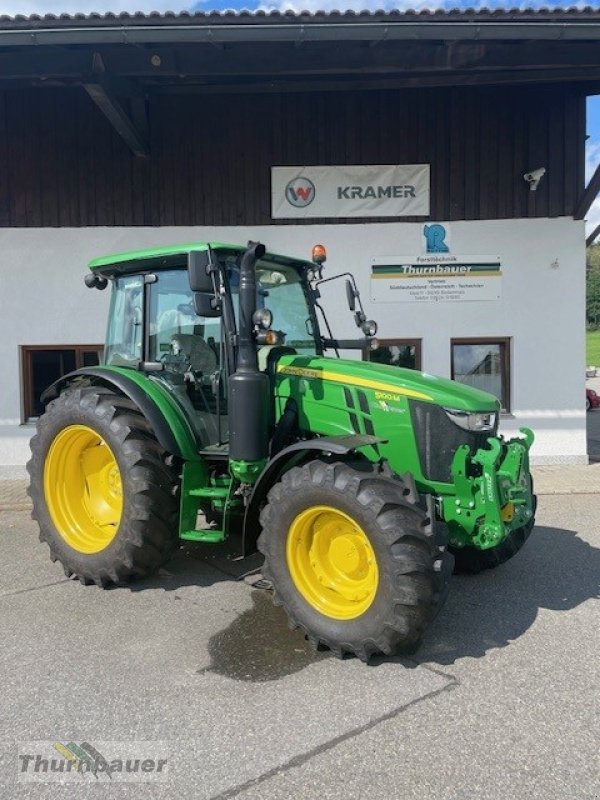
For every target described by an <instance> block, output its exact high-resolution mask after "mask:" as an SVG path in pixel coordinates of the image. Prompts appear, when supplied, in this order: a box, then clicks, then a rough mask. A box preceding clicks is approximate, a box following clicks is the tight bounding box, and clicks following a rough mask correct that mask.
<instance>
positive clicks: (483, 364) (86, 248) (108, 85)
mask: <svg viewBox="0 0 600 800" xmlns="http://www.w3.org/2000/svg"><path fill="white" fill-rule="evenodd" d="M561 13H562V12H561ZM505 16H506V18H505V19H500V18H499V16H498V14H488V15H487V16H486V15H485V14H483V15H482V14H471V15H468V14H467V15H465V14H447V15H425V16H423V15H399V14H387V15H386V14H381V15H375V16H371V15H351V16H349V15H330V16H328V15H316V16H314V17H312V16H310V15H308V16H303V17H293V16H289V15H269V16H268V17H262V18H261V17H257V16H256V15H254V16H253V15H223V16H219V15H206V16H204V15H196V16H195V17H194V16H189V15H187V16H184V17H183V18H177V17H174V18H171V19H165V18H163V17H159V18H154V17H152V16H151V17H148V18H139V19H138V21H137V22H136V21H135V20H136V18H133V17H131V18H127V19H125V20H124V19H123V18H116V17H112V18H98V20H100V21H101V22H102V25H101V24H100V22H98V20H96V19H94V20H91V21H90V20H88V21H84V20H71V21H70V25H67V24H66V22H64V24H63V22H61V21H52V20H49V21H46V22H44V21H43V20H42V21H37V20H33V21H32V20H29V21H21V22H19V21H13V22H10V23H8V22H5V23H1V24H0V66H3V67H4V69H3V72H2V77H1V78H0V245H1V252H2V263H1V265H0V304H1V306H2V308H1V311H2V313H1V315H0V326H1V328H2V337H0V364H2V372H3V381H2V389H1V390H0V472H1V473H2V474H3V475H4V476H6V475H9V476H10V475H14V474H16V473H17V472H19V471H20V470H22V468H23V465H24V463H25V461H26V459H27V452H28V440H29V437H30V435H31V434H32V420H34V419H35V417H36V415H37V414H38V413H39V410H40V401H39V395H40V392H41V391H42V389H43V388H45V385H47V383H48V382H50V381H51V380H52V379H53V378H55V377H58V375H60V374H61V373H64V372H66V371H69V370H70V369H73V368H76V367H77V366H80V365H84V364H88V363H94V362H95V360H96V359H97V358H99V357H101V345H102V341H103V339H104V328H105V320H106V315H107V311H108V299H109V298H108V292H106V293H101V292H96V291H93V292H91V291H89V290H87V289H86V288H85V287H84V284H83V276H84V274H85V272H86V263H87V262H88V261H89V260H90V259H91V258H93V257H96V256H98V255H103V254H107V253H111V252H120V251H125V250H130V249H138V248H144V247H147V246H150V245H159V244H165V245H168V244H174V243H177V242H189V241H202V240H213V241H215V240H216V241H231V242H236V243H237V242H242V243H243V242H245V241H247V240H248V239H254V240H256V239H260V240H261V241H263V242H264V243H265V244H266V245H267V247H268V248H269V249H271V250H273V251H275V252H282V253H287V254H290V255H293V256H296V257H302V258H306V257H308V256H309V254H310V251H311V248H312V246H313V245H314V244H315V243H317V242H320V243H323V244H325V245H326V247H327V250H328V261H327V264H326V274H327V275H333V274H335V273H337V272H345V271H351V272H353V273H354V275H355V276H356V280H357V283H358V286H359V288H360V290H361V293H362V296H363V300H364V303H365V306H366V310H367V314H368V316H370V317H372V318H374V319H376V320H377V322H378V323H379V333H378V338H379V339H380V340H381V347H380V350H379V351H374V352H371V353H370V354H369V353H365V354H363V357H369V358H376V359H380V360H386V361H388V363H397V364H402V365H407V366H411V367H413V368H419V369H422V370H424V371H426V372H429V373H432V374H437V375H440V376H444V377H454V378H456V379H458V380H462V381H464V382H467V383H471V384H472V385H475V386H480V387H481V388H485V389H487V390H489V391H492V392H494V393H496V395H497V396H498V397H499V399H500V400H501V403H502V406H503V415H502V421H501V431H502V432H504V433H506V434H510V433H512V432H516V431H517V430H518V428H519V427H520V426H522V425H527V426H530V427H532V428H533V429H534V430H535V432H536V436H537V440H536V443H535V445H534V449H533V459H534V461H535V462H537V463H585V462H586V461H587V455H586V434H585V429H586V419H585V410H584V380H585V371H584V366H585V365H584V358H585V355H584V352H585V350H584V348H585V342H584V334H585V322H584V311H585V241H584V240H585V236H584V222H583V219H582V213H581V211H582V208H583V205H582V203H583V204H585V203H584V201H585V191H586V187H585V183H584V143H585V101H586V96H587V95H588V94H590V93H593V92H595V91H598V86H600V47H598V38H599V36H600V33H599V32H600V14H599V13H598V12H585V13H584V12H568V13H567V12H564V13H563V17H560V16H558V15H554V14H553V13H552V12H546V14H545V15H536V14H529V15H528V14H523V15H514V14H513V15H509V14H506V15H505ZM173 19H175V20H178V22H179V23H180V24H178V25H177V26H175V25H174V24H173ZM142 20H147V24H142ZM257 20H258V21H259V22H260V23H261V24H260V25H258V24H257ZM565 20H566V22H565ZM557 21H558V22H561V23H562V24H563V26H565V27H564V30H567V29H568V30H571V28H572V29H573V31H574V32H573V33H572V37H573V39H569V36H570V35H571V34H569V33H567V34H563V35H566V37H567V40H566V46H565V47H563V44H565V42H563V41H559V42H557V41H556V37H555V38H554V39H552V38H551V35H552V34H553V31H555V30H556V29H557V28H556V24H555V23H556V22H557ZM499 22H502V23H503V24H504V28H502V31H501V32H500V31H499V28H498V25H499ZM150 23H152V24H150ZM567 23H568V24H567ZM438 24H439V25H441V24H443V25H444V26H445V27H444V29H443V30H442V29H441V28H440V27H437V28H436V27H435V26H436V25H438ZM551 24H555V26H554V29H552V27H551ZM403 25H404V26H405V27H404V28H403V27H402V26H403ZM569 25H570V26H571V28H569V27H568V26H569ZM311 26H312V27H311ZM386 26H387V30H388V34H387V38H386V36H384V32H385V30H386ZM394 26H395V27H394ZM411 26H412V27H411ZM415 26H416V27H415ZM453 26H454V27H453ZM486 26H487V27H486ZM494 26H495V27H494ZM511 26H512V27H511ZM519 26H521V27H519ZM544 26H546V27H544ZM477 27H478V28H479V34H478V38H477V40H476V41H474V36H475V34H474V31H475V29H476V28H477ZM276 28H277V30H276ZM413 28H414V29H415V30H419V31H420V34H421V38H422V40H423V41H419V42H418V43H417V44H415V43H414V41H413V39H414V30H413ZM302 29H304V31H305V33H304V39H302V38H299V37H301V36H302V32H301V31H302ZM390 29H392V30H393V31H395V33H393V34H390V33H389V31H390ZM513 29H514V30H513ZM124 31H125V33H124ZM182 31H183V33H186V32H187V34H188V38H187V39H185V38H184V39H177V37H176V33H177V36H180V34H181V33H182ZM317 31H319V33H318V36H317ZM323 31H325V33H323ZM511 31H512V33H511ZM544 31H547V33H546V38H543V34H544ZM27 32H29V34H31V35H34V36H35V37H37V42H38V45H39V47H37V48H36V49H35V52H34V51H33V50H32V48H31V47H30V45H29V44H27V40H25V39H19V38H18V37H19V36H21V35H22V34H25V33H27ZM211 32H212V38H211V37H210V36H209V35H208V34H209V33H211ZM327 32H329V39H327V38H326V37H325V34H326V33H327ZM8 33H11V34H12V36H13V38H10V37H9V36H7V34H8ZM113 34H115V36H116V38H115V40H114V41H113V39H112V38H111V37H112V35H113ZM311 34H312V38H311ZM136 35H137V36H138V38H141V37H143V36H145V37H146V39H145V40H144V41H137V40H135V37H136ZM119 36H120V37H121V38H120V39H119V38H118V37H119ZM511 36H512V38H511ZM44 37H46V38H44ZM193 37H196V40H194V38H193ZM286 37H287V38H286ZM294 37H296V39H294ZM377 37H379V38H377ZM402 37H404V38H402ZM411 37H413V38H411ZM444 37H446V38H444ZM486 37H487V39H486ZM57 43H60V47H58V46H57ZM592 44H593V45H594V46H593V47H592ZM140 52H141V53H142V55H140ZM566 53H568V54H569V55H568V57H567V55H565V54H566ZM552 59H553V60H552ZM594 59H595V61H594ZM592 62H593V63H592ZM549 63H550V64H551V65H552V68H550V67H549V66H548V64H549ZM542 65H543V66H542ZM393 166H396V167H398V169H399V170H400V172H399V173H398V174H403V173H402V168H403V167H406V168H413V167H414V168H418V167H423V168H425V167H428V170H427V171H426V178H425V179H424V180H425V183H424V184H423V193H424V194H423V198H424V200H423V202H425V203H426V207H424V206H422V205H421V206H414V207H413V206H412V205H411V203H410V190H408V200H409V202H407V203H405V204H404V205H403V204H402V203H400V204H397V206H396V207H395V208H392V209H391V210H390V207H391V206H390V203H388V202H387V200H388V199H389V198H390V197H391V196H392V194H393V191H397V193H401V192H400V190H399V189H398V180H400V179H398V180H397V181H396V183H394V181H393V180H392V184H394V186H396V189H395V190H394V186H392V184H390V183H389V181H388V183H387V184H386V183H385V180H384V178H385V175H387V174H388V172H386V169H388V170H389V168H390V167H393ZM280 167H288V168H293V170H292V174H293V175H294V176H296V177H295V178H294V180H296V179H298V178H301V179H302V180H306V179H307V177H306V176H308V175H312V174H313V173H312V172H311V170H314V168H315V167H319V168H322V169H321V171H320V172H318V174H319V175H321V173H323V175H324V176H325V177H323V180H324V181H325V180H329V181H331V180H333V181H334V182H335V181H336V180H337V179H338V178H339V181H338V183H339V184H340V185H339V186H337V188H335V187H334V190H333V192H334V195H335V192H336V191H337V195H335V196H336V197H337V199H338V200H339V201H340V205H339V209H338V208H334V209H333V211H331V212H328V213H330V214H332V215H331V216H315V215H314V213H313V211H311V209H310V205H311V203H310V202H307V203H306V205H305V207H303V208H302V210H301V212H299V211H298V206H297V205H296V207H295V209H294V207H293V206H294V203H290V195H289V193H288V191H289V187H291V188H293V186H296V187H297V186H298V185H299V184H294V183H293V182H292V181H286V180H284V181H283V183H281V181H280V180H279V179H278V173H277V168H280ZM348 167H356V168H357V170H358V171H357V172H356V173H355V174H356V175H359V176H363V177H360V178H356V179H353V180H354V183H356V184H357V186H354V185H353V184H352V181H351V182H350V184H348V181H346V183H345V184H344V176H345V175H347V174H350V173H349V172H348V169H347V168H348ZM325 168H329V170H327V169H325ZM358 168H360V169H358ZM350 172H351V171H350ZM353 174H354V173H353ZM406 174H411V173H410V172H408V173H406ZM382 176H383V177H382ZM525 176H529V180H527V179H526V178H525ZM378 182H379V183H378ZM309 183H310V185H312V186H313V189H314V188H315V185H316V187H317V191H318V192H319V193H320V192H321V191H322V189H321V185H320V184H318V183H317V184H313V183H311V182H310V181H309ZM351 184H352V185H351ZM533 184H535V186H533ZM307 185H308V184H304V187H305V189H306V186H307ZM323 185H325V184H323ZM390 186H391V188H390ZM405 186H406V184H405ZM365 187H366V188H365ZM369 187H370V188H369ZM357 188H358V189H360V191H359V192H358V193H357V191H355V190H356V189H357ZM306 191H308V189H306ZM340 192H341V194H340ZM402 192H403V193H404V194H406V193H407V190H406V189H403V190H402ZM361 193H362V194H361ZM378 193H379V196H378ZM357 194H358V195H359V196H356V195H357ZM370 194H372V197H371V196H370ZM588 194H589V192H588ZM334 195H332V196H334ZM353 195H354V200H355V201H361V203H362V205H361V203H358V205H357V204H356V203H354V207H353V206H352V203H346V202H345V201H346V200H348V199H349V200H352V197H353ZM306 198H308V196H306ZM306 198H305V199H306ZM372 199H373V200H374V202H371V200H372ZM308 200H310V198H308ZM375 200H376V202H375ZM380 200H381V201H382V202H381V203H380V202H379V201H380ZM363 201H364V202H363ZM299 202H300V205H301V206H302V202H303V197H302V192H300V201H299ZM286 203H287V205H286ZM392 205H393V204H392ZM288 206H289V207H290V208H289V209H288V212H286V211H285V209H286V208H287V207H288ZM282 208H283V209H284V210H283V213H281V209H282ZM314 208H316V205H315V206H313V209H314ZM276 209H277V210H276ZM361 209H364V211H362V212H361ZM413 210H415V213H412V212H413ZM427 212H428V213H427ZM362 213H364V216H361V214H362ZM344 214H348V216H344ZM456 265H458V273H456V269H457V267H456ZM432 267H433V268H434V272H433V273H432V272H431V269H432ZM467 267H468V269H466V268H467ZM450 268H453V269H454V272H453V271H452V269H450ZM465 270H466V271H465ZM469 271H471V274H470V275H469V274H468V273H469ZM445 272H446V273H448V274H449V277H448V276H447V275H446V274H444V273H445ZM457 275H458V277H457ZM323 297H324V305H325V307H326V309H327V312H328V317H329V321H330V324H331V326H332V328H333V330H334V331H335V333H336V335H338V336H339V337H340V338H349V337H354V336H355V335H356V334H355V330H356V329H355V328H354V324H353V321H352V317H351V314H350V312H349V311H348V309H347V307H346V305H345V301H344V300H343V299H342V293H341V292H340V286H336V285H335V284H331V286H329V285H325V286H324V287H323ZM348 355H353V357H360V353H356V352H354V353H353V354H350V353H349V354H348Z"/></svg>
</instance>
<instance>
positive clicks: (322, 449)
mask: <svg viewBox="0 0 600 800" xmlns="http://www.w3.org/2000/svg"><path fill="white" fill-rule="evenodd" d="M386 441H387V440H386V439H382V438H381V437H379V436H368V435H366V434H351V435H349V436H320V437H317V438H315V439H307V440H305V441H301V442H295V443H294V444H292V445H290V446H289V447H286V448H285V449H283V450H281V451H280V452H279V453H277V455H276V456H275V457H274V458H272V459H271V460H270V461H269V463H268V464H267V466H266V467H265V468H264V470H263V471H262V472H261V474H260V476H259V478H258V480H257V481H256V483H255V484H254V488H253V490H252V494H251V495H250V500H249V502H248V505H247V506H246V512H245V514H244V530H243V541H242V548H243V554H244V556H247V555H250V553H253V552H254V551H255V550H256V541H257V539H258V535H259V533H260V524H259V519H258V517H259V512H260V507H261V503H262V501H263V500H264V499H265V497H266V496H267V493H268V491H269V489H270V488H271V486H273V484H274V483H276V482H277V481H278V480H279V478H280V476H281V475H282V474H283V473H284V472H287V471H288V470H289V469H291V468H292V467H294V466H296V465H297V464H299V463H301V462H302V461H305V460H306V458H307V456H311V455H312V454H315V455H316V453H328V454H331V455H335V456H347V455H348V454H349V453H352V452H353V451H355V450H358V448H360V447H366V446H367V445H376V444H382V443H384V442H386Z"/></svg>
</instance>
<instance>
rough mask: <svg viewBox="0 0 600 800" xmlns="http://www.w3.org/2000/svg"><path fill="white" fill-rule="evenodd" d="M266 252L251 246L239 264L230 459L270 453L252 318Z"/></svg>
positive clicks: (265, 383) (265, 384) (266, 397)
mask: <svg viewBox="0 0 600 800" xmlns="http://www.w3.org/2000/svg"><path fill="white" fill-rule="evenodd" d="M265 252H266V248H265V246H264V244H256V243H252V245H251V246H250V247H249V248H248V249H247V250H246V252H245V253H244V255H243V256H242V260H241V262H240V288H239V294H240V315H239V319H240V324H239V331H238V358H237V367H236V371H235V372H234V373H233V375H231V376H230V378H229V458H230V460H232V461H262V460H266V458H267V457H268V454H269V419H270V400H271V398H270V382H269V378H268V376H267V375H265V374H264V373H263V372H259V371H258V358H257V354H256V343H255V340H254V324H253V322H252V316H253V314H254V312H255V311H256V272H255V265H256V261H257V260H258V259H259V258H262V257H263V256H264V254H265Z"/></svg>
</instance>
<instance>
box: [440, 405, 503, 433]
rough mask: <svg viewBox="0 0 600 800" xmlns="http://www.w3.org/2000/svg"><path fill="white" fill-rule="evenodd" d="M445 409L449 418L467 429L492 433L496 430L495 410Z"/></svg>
mask: <svg viewBox="0 0 600 800" xmlns="http://www.w3.org/2000/svg"><path fill="white" fill-rule="evenodd" d="M444 411H445V412H446V415H447V417H448V419H451V420H452V422H453V423H454V424H455V425H458V427H459V428H462V429H463V430H465V431H473V432H474V433H487V432H489V433H492V432H493V431H495V430H496V418H497V415H496V412H495V411H475V412H469V411H456V410H455V409H453V408H445V409H444Z"/></svg>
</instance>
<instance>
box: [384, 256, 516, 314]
mask: <svg viewBox="0 0 600 800" xmlns="http://www.w3.org/2000/svg"><path fill="white" fill-rule="evenodd" d="M501 279H502V268H501V265H500V258H499V257H498V256H457V255H449V254H446V253H435V254H431V255H429V254H428V255H421V256H414V257H406V256H397V257H384V258H374V259H373V260H372V263H371V300H373V301H374V302H376V303H377V302H379V303H393V302H404V303H415V302H430V303H440V302H441V303H444V302H445V303H451V302H457V301H458V302H461V301H462V302H464V301H469V300H498V299H499V298H500V288H501Z"/></svg>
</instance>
